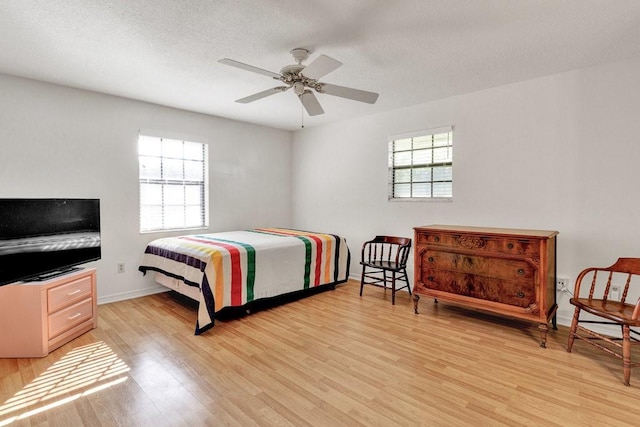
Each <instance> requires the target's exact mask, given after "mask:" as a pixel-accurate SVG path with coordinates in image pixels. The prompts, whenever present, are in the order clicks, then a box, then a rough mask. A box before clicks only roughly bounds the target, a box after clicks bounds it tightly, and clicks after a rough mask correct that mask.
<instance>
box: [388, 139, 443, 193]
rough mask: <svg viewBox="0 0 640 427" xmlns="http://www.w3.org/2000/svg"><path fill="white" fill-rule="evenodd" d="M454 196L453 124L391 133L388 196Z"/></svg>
mask: <svg viewBox="0 0 640 427" xmlns="http://www.w3.org/2000/svg"><path fill="white" fill-rule="evenodd" d="M452 197H453V128H452V127H446V128H440V129H432V130H427V131H422V132H416V133H412V134H406V135H397V136H394V137H391V140H390V141H389V200H427V199H451V198H452Z"/></svg>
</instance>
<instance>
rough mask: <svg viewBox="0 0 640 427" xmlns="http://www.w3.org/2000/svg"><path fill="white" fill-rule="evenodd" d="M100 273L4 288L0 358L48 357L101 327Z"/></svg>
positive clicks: (79, 272) (78, 272) (82, 271)
mask: <svg viewBox="0 0 640 427" xmlns="http://www.w3.org/2000/svg"><path fill="white" fill-rule="evenodd" d="M96 297H97V294H96V270H95V268H76V269H75V270H74V271H72V272H71V273H67V274H63V275H61V276H58V277H54V278H50V279H45V280H42V281H33V282H23V283H16V284H13V285H5V286H0V357H11V358H17V357H44V356H46V355H48V354H49V353H50V352H52V351H53V350H55V349H57V348H58V347H61V346H63V345H64V344H66V343H68V342H69V341H71V340H73V339H75V338H77V337H79V336H80V335H82V334H84V333H85V332H88V331H90V330H91V329H94V328H96V327H97V326H98V318H97V310H96Z"/></svg>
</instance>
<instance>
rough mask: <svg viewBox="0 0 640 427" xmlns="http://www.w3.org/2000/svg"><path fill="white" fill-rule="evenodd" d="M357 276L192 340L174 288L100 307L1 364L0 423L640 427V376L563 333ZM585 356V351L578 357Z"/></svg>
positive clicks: (191, 313) (190, 312)
mask: <svg viewBox="0 0 640 427" xmlns="http://www.w3.org/2000/svg"><path fill="white" fill-rule="evenodd" d="M358 290H359V284H358V283H356V282H353V281H350V282H349V283H347V284H345V285H340V286H338V287H337V289H336V290H335V291H328V292H323V293H320V294H318V295H314V296H311V297H309V298H305V299H302V300H299V301H295V302H291V303H289V304H286V305H282V306H278V307H275V308H271V309H267V310H264V311H259V312H256V313H254V314H252V315H250V316H246V317H243V318H240V319H237V320H229V321H225V322H217V323H216V326H215V327H214V328H213V329H211V330H209V331H208V332H206V333H205V334H203V335H201V336H194V335H193V330H194V324H195V319H196V311H195V309H194V308H193V307H189V306H187V305H184V304H181V303H180V302H179V301H177V300H176V299H174V298H172V297H171V296H169V295H168V294H158V295H153V296H148V297H144V298H138V299H133V300H128V301H121V302H116V303H111V304H105V305H100V306H98V314H99V326H98V329H96V330H93V331H91V332H89V333H87V334H85V335H83V336H81V337H80V338H78V339H76V340H74V341H72V342H71V343H69V344H67V345H65V346H64V347H62V348H60V349H58V350H56V351H55V352H53V353H51V354H50V355H49V356H48V357H46V358H42V359H0V378H1V380H0V426H3V425H19V426H22V425H24V426H30V425H31V426H34V425H48V426H81V425H87V426H113V425H122V426H154V427H160V426H213V425H237V426H251V425H261V426H272V425H279V426H280V425H294V426H305V425H314V426H341V425H344V426H357V425H367V426H369V425H371V426H395V425H401V426H412V425H427V426H441V425H442V426H447V425H473V426H480V425H482V426H484V425H536V426H544V425H558V426H569V425H580V426H587V425H593V426H603V425H616V426H624V425H638V423H639V422H640V421H639V420H640V404H639V403H638V402H639V401H640V400H639V399H640V369H636V370H635V371H633V373H632V377H631V387H625V386H624V385H623V384H622V369H621V362H619V361H618V360H617V359H615V358H613V357H611V356H607V355H606V354H601V353H600V352H597V351H596V350H595V349H592V348H591V347H590V346H588V345H587V344H585V343H581V342H579V341H578V342H577V343H576V344H575V347H574V352H573V353H571V354H570V353H567V352H566V351H565V348H566V342H567V329H566V328H564V327H560V329H559V330H558V331H553V330H552V331H550V333H549V339H548V343H547V346H548V348H546V349H541V348H539V346H538V338H539V334H538V330H537V327H536V326H535V325H531V324H528V323H522V322H514V321H512V320H509V319H505V318H500V317H494V316H489V315H485V314H479V313H474V312H471V311H466V310H464V309H461V308H458V307H454V306H451V305H446V304H444V303H440V304H438V305H434V304H433V300H430V299H427V298H422V299H421V301H420V307H421V313H420V314H419V315H415V314H414V313H413V306H412V301H411V299H410V297H409V295H408V294H406V293H404V292H401V293H399V294H398V295H397V301H396V305H395V306H392V305H391V302H390V297H391V295H390V292H389V291H387V292H386V293H385V292H384V290H382V289H380V288H374V287H371V286H369V287H367V288H365V294H364V296H363V297H362V298H361V297H359V296H358ZM587 347H589V348H587Z"/></svg>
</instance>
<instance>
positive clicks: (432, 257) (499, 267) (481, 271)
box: [421, 251, 536, 281]
mask: <svg viewBox="0 0 640 427" xmlns="http://www.w3.org/2000/svg"><path fill="white" fill-rule="evenodd" d="M421 261H422V262H421V267H422V268H423V269H425V268H428V269H439V270H449V271H456V272H458V273H462V274H476V275H480V276H486V277H495V278H500V279H507V280H516V281H522V280H528V281H531V280H532V279H533V278H534V277H535V274H536V268H535V267H534V266H533V265H531V264H530V263H528V262H526V261H523V260H519V259H511V258H496V257H490V256H482V255H467V254H461V253H455V252H444V251H426V252H425V253H424V254H423V255H422V259H421Z"/></svg>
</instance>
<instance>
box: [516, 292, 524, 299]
mask: <svg viewBox="0 0 640 427" xmlns="http://www.w3.org/2000/svg"><path fill="white" fill-rule="evenodd" d="M516 295H517V296H518V298H524V292H522V291H520V292H518V293H517V294H516Z"/></svg>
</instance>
